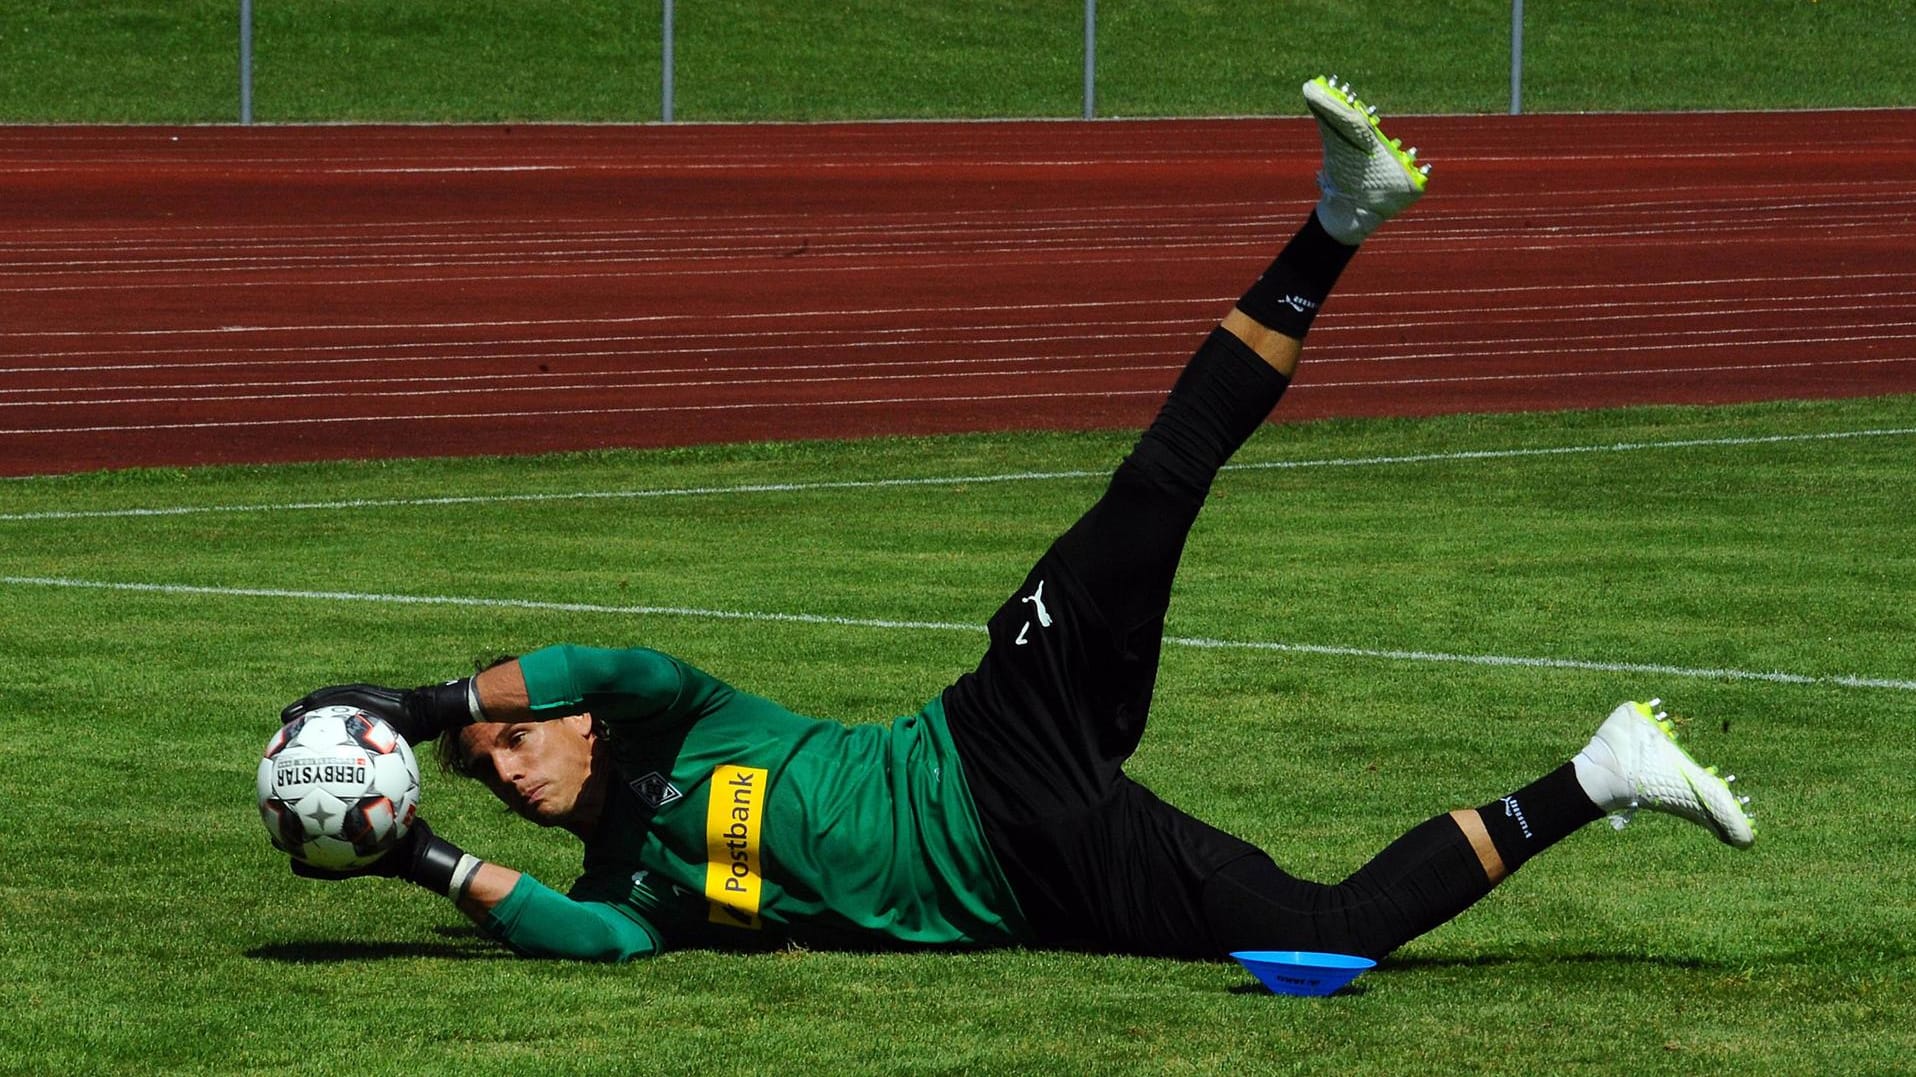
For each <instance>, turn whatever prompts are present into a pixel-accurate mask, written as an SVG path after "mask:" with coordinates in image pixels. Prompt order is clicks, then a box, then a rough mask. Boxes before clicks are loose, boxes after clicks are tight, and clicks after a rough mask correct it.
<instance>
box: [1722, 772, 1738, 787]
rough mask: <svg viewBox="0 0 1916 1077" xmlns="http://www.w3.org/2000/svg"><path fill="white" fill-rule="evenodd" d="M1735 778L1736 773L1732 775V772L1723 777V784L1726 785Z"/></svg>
mask: <svg viewBox="0 0 1916 1077" xmlns="http://www.w3.org/2000/svg"><path fill="white" fill-rule="evenodd" d="M1735 780H1736V775H1734V774H1732V775H1730V776H1729V777H1727V778H1725V779H1723V784H1724V785H1728V784H1730V783H1731V782H1733V781H1735Z"/></svg>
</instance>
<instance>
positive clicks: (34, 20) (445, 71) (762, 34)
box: [0, 0, 1916, 123]
mask: <svg viewBox="0 0 1916 1077" xmlns="http://www.w3.org/2000/svg"><path fill="white" fill-rule="evenodd" d="M255 8H256V11H255V16H254V24H255V106H256V116H257V118H258V119H259V120H261V121H337V120H354V121H367V120H418V121H498V120H591V121H621V122H630V121H639V120H653V119H657V118H658V117H659V114H660V96H661V79H660V67H661V59H662V52H663V50H662V47H661V32H660V29H661V28H660V22H661V11H662V5H661V4H659V3H658V2H656V0H650V2H647V3H641V4H631V3H624V2H616V0H575V2H568V3H563V4H560V3H553V2H550V0H536V2H532V3H512V2H507V0H408V2H406V3H403V4H402V3H396V2H393V0H258V2H257V3H256V4H255ZM236 10H237V5H236V4H235V3H234V0H165V2H161V0H133V2H126V0H13V2H11V3H9V4H8V5H7V9H6V11H5V12H4V13H3V14H0V71H5V72H7V73H8V77H7V78H6V79H5V80H4V81H3V82H0V122H49V121H62V122H148V123H151V122H166V123H180V122H185V123H204V122H232V121H233V120H234V119H235V118H236V117H237V115H238V107H239V106H238V100H239V89H238V86H239V76H238V58H237V53H238V18H237V15H236ZM1083 14H1084V8H1083V5H1082V4H1079V3H1076V2H1075V0H1072V2H1061V0H1053V2H1050V3H1045V4H1026V3H1017V2H1015V0H967V2H964V3H951V2H944V3H910V2H906V0H846V2H841V3H833V4H777V3H771V2H768V0H699V2H697V3H681V4H679V5H677V14H676V18H675V24H676V30H677V35H676V40H677V45H676V57H675V59H676V63H675V64H674V72H675V78H676V85H677V93H676V114H677V118H678V119H681V120H754V119H799V120H819V119H868V118H876V117H925V116H1077V115H1079V114H1080V113H1081V109H1082V104H1083V97H1082V71H1083V68H1082V64H1083V50H1084V39H1083V21H1082V20H1083ZM1524 41H1525V50H1524V51H1525V84H1524V105H1525V108H1526V110H1528V111H1533V112H1549V111H1587V110H1617V109H1650V110H1665V109H1694V108H1764V107H1792V108H1804V107H1827V106H1880V105H1900V106H1908V105H1912V104H1916V64H1911V63H1909V57H1911V56H1912V55H1916V12H1912V10H1911V8H1910V6H1909V5H1908V4H1906V3H1902V2H1900V0H1824V2H1818V0H1760V2H1751V0H1704V2H1701V3H1689V4H1667V3H1662V4H1659V3H1649V2H1646V0H1626V2H1617V0H1562V2H1557V3H1549V4H1532V5H1530V6H1529V8H1528V9H1527V17H1526V24H1525V32H1524ZM1324 68H1328V69H1330V70H1331V71H1334V72H1336V73H1338V74H1340V75H1342V76H1343V77H1345V78H1348V79H1352V80H1355V81H1356V82H1357V83H1358V84H1359V85H1361V86H1363V87H1364V88H1365V93H1366V94H1367V95H1368V96H1370V97H1372V98H1374V99H1376V100H1379V101H1384V102H1388V103H1389V105H1390V107H1391V109H1392V110H1393V111H1395V112H1503V111H1505V110H1506V109H1507V108H1508V107H1509V103H1510V97H1509V84H1510V83H1509V79H1510V74H1509V72H1510V4H1509V3H1508V2H1507V0H1468V2H1464V3H1441V2H1437V0H1408V2H1405V3H1400V4H1395V5H1392V6H1391V7H1390V8H1389V9H1388V12H1387V13H1386V12H1385V10H1384V9H1380V8H1376V7H1374V6H1367V5H1349V4H1341V5H1340V4H1327V3H1318V2H1312V3H1285V4H1278V3H1271V2H1268V0H1257V2H1253V0H1168V2H1160V0H1104V2H1103V3H1101V4H1100V5H1099V45H1098V90H1097V98H1098V102H1099V106H1098V107H1099V112H1100V114H1101V115H1107V116H1165V115H1219V114H1226V115H1239V114H1268V113H1270V112H1272V111H1273V110H1274V109H1275V110H1278V111H1284V112H1289V111H1291V109H1292V107H1293V106H1292V100H1291V97H1290V94H1291V92H1292V90H1293V89H1294V88H1295V86H1296V83H1297V82H1298V81H1299V79H1300V78H1301V77H1302V76H1303V75H1306V74H1309V73H1312V72H1318V71H1320V70H1321V69H1324ZM1273 87H1278V88H1280V89H1281V91H1282V92H1280V93H1277V94H1276V95H1275V96H1274V95H1273Z"/></svg>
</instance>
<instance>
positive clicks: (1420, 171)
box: [1417, 165, 1430, 176]
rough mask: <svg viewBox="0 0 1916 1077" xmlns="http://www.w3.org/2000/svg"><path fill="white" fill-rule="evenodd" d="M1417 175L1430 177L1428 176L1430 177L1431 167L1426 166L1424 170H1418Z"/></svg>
mask: <svg viewBox="0 0 1916 1077" xmlns="http://www.w3.org/2000/svg"><path fill="white" fill-rule="evenodd" d="M1417 173H1418V175H1422V176H1428V175H1430V166H1429V165H1425V166H1423V167H1422V168H1419V169H1418V170H1417Z"/></svg>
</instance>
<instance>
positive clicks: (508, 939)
mask: <svg viewBox="0 0 1916 1077" xmlns="http://www.w3.org/2000/svg"><path fill="white" fill-rule="evenodd" d="M520 668H521V670H522V671H523V672H524V674H525V680H526V688H527V691H528V693H529V694H530V697H531V703H532V709H533V712H534V713H535V714H539V715H549V716H553V717H557V716H561V715H566V714H576V713H580V712H589V713H590V714H592V715H593V716H594V717H595V718H596V719H597V720H598V722H599V726H600V728H601V730H602V731H603V734H604V736H605V737H606V739H607V748H608V749H609V757H610V760H611V762H612V764H613V767H614V769H615V771H616V773H615V774H614V775H613V777H612V781H611V782H610V786H611V792H610V793H609V795H608V796H607V798H606V803H605V808H604V811H603V812H602V814H601V817H600V819H599V821H598V823H597V825H596V827H595V828H594V830H593V831H592V832H591V833H590V834H589V835H587V837H586V849H585V872H584V874H583V875H582V876H581V878H580V879H579V880H578V882H577V883H576V884H575V885H574V886H573V888H572V890H571V893H570V895H569V896H561V895H559V894H557V893H556V892H554V891H552V890H550V889H548V888H547V887H545V886H543V885H542V884H540V883H539V882H538V881H536V880H534V879H533V878H532V877H531V876H523V877H521V879H520V881H519V883H518V885H517V886H516V887H514V889H513V891H512V892H511V894H509V895H508V896H507V897H506V899H505V900H504V901H502V902H501V903H500V904H499V905H498V906H496V907H495V908H494V909H493V910H492V913H491V915H490V916H489V918H488V921H487V923H486V925H485V926H486V928H487V930H488V931H489V932H490V933H491V934H493V935H494V936H495V937H497V938H499V939H500V940H502V941H504V942H505V943H506V944H507V945H509V946H511V947H513V948H514V949H516V950H518V951H520V952H522V953H527V954H535V955H546V956H563V957H577V958H600V959H615V960H623V959H626V958H630V957H636V956H643V955H647V954H652V953H656V952H658V951H660V950H662V949H665V948H668V947H719V948H727V949H741V948H745V949H755V948H766V947H771V946H777V945H780V944H782V943H784V942H786V941H787V940H790V941H794V942H799V943H804V944H809V945H829V946H849V947H859V948H865V947H878V948H884V947H897V946H941V945H951V946H991V945H1005V944H1010V943H1016V942H1018V941H1020V940H1021V939H1022V938H1023V936H1024V934H1025V932H1026V928H1025V925H1024V923H1023V920H1022V917H1021V916H1020V915H1019V912H1018V905H1017V901H1016V899H1015V897H1014V896H1013V895H1012V892H1011V889H1010V887H1009V885H1008V884H1007V883H1006V882H1005V878H1004V875H1003V873H1002V871H1000V869H999V867H998V864H997V861H996V859H995V858H994V857H993V855H992V853H991V850H990V847H989V846H988V845H987V844H986V841H985V838H984V836H983V833H982V831H981V828H980V825H979V822H978V814H977V810H976V808H975V807H974V806H973V804H972V799H971V793H970V791H969V789H968V788H967V787H966V785H965V779H964V772H963V768H962V766H961V765H960V762H959V758H958V753H957V750H956V749H955V747H954V746H953V744H952V739H951V734H950V731H949V729H948V728H947V726H946V723H945V714H944V709H943V706H942V704H941V703H940V702H939V701H938V700H935V699H934V700H933V701H932V702H930V703H927V704H926V705H925V706H924V707H923V708H921V709H920V710H919V711H918V712H917V713H915V714H911V715H906V716H904V717H900V718H896V719H894V720H892V721H891V722H889V723H886V724H882V725H846V724H844V723H841V722H836V721H828V720H821V719H817V718H808V717H803V716H800V715H797V714H794V713H792V712H791V711H789V710H787V709H785V708H784V707H782V706H779V705H778V704H777V703H774V702H772V701H771V700H768V699H764V698H761V697H758V696H754V695H750V694H747V693H744V692H740V691H738V690H737V689H734V688H733V687H731V686H730V685H728V684H726V683H724V682H723V681H720V680H718V679H717V678H714V677H712V676H710V675H708V674H706V673H703V672H701V671H699V670H697V669H695V668H693V667H692V666H690V665H687V664H685V663H683V662H680V661H678V660H677V659H675V658H672V657H670V656H669V655H665V654H661V653H659V652H657V651H651V650H644V649H631V650H603V649H596V648H586V647H575V646H556V647H548V648H545V649H543V650H540V651H536V652H534V653H532V654H529V655H526V656H525V657H523V658H521V659H520ZM602 758H603V757H602Z"/></svg>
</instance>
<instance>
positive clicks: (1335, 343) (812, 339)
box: [0, 291, 1908, 392]
mask: <svg viewBox="0 0 1916 1077" xmlns="http://www.w3.org/2000/svg"><path fill="white" fill-rule="evenodd" d="M1907 297H1908V293H1907V292H1903V291H1887V292H1856V291H1845V292H1840V293H1832V294H1829V295H1823V294H1817V295H1810V294H1802V293H1797V294H1784V293H1777V294H1774V295H1771V296H1768V297H1766V298H1762V299H1759V298H1756V297H1749V296H1737V297H1724V298H1714V299H1712V298H1683V297H1671V298H1668V299H1664V300H1661V301H1646V302H1644V303H1641V304H1633V305H1632V307H1631V310H1630V311H1628V312H1622V313H1609V314H1571V313H1568V312H1570V311H1581V310H1614V309H1615V304H1609V303H1578V304H1549V305H1545V304H1514V305H1506V306H1497V307H1488V306H1487V307H1473V308H1456V309H1448V310H1439V309H1433V310H1429V311H1422V312H1419V315H1420V316H1417V317H1404V318H1395V319H1393V318H1379V317H1364V318H1362V319H1361V320H1355V319H1352V318H1344V317H1342V316H1339V317H1338V318H1337V319H1335V320H1327V321H1326V322H1324V323H1322V324H1320V325H1319V326H1318V327H1317V329H1316V330H1315V332H1317V333H1318V334H1319V335H1318V337H1314V338H1313V339H1312V343H1311V356H1312V359H1313V363H1316V362H1319V361H1323V360H1325V359H1326V358H1327V357H1334V356H1335V355H1336V353H1337V352H1339V351H1346V350H1349V351H1357V350H1363V351H1375V350H1376V349H1375V346H1373V345H1367V344H1355V343H1343V340H1344V338H1345V337H1349V336H1356V335H1360V334H1367V333H1388V332H1394V331H1396V330H1401V329H1417V328H1428V327H1432V326H1453V327H1470V328H1481V327H1483V326H1486V325H1496V324H1501V323H1502V322H1503V321H1506V320H1507V321H1509V322H1511V323H1516V324H1522V325H1525V326H1531V325H1534V324H1535V323H1537V322H1539V321H1547V322H1549V323H1550V324H1552V325H1560V324H1594V323H1605V322H1629V323H1631V324H1632V325H1639V324H1646V323H1655V322H1662V321H1676V320H1681V319H1696V318H1733V317H1744V316H1747V315H1749V314H1752V313H1757V312H1761V311H1768V310H1770V309H1772V308H1773V307H1774V305H1775V304H1777V303H1813V304H1816V305H1815V306H1814V308H1813V311H1814V313H1815V314H1817V315H1818V316H1830V315H1836V316H1847V315H1849V314H1851V313H1854V312H1858V311H1865V312H1884V311H1888V310H1896V311H1901V310H1902V307H1901V306H1900V305H1885V304H1882V303H1826V302H1824V301H1825V300H1828V299H1832V298H1841V299H1897V300H1901V299H1905V298H1907ZM1167 302H1169V303H1173V304H1175V303H1177V302H1180V301H1176V300H1172V301H1167ZM1182 302H1197V303H1204V304H1206V305H1207V306H1210V305H1215V304H1222V303H1224V302H1228V300H1225V299H1218V300H1209V299H1202V300H1185V301H1182ZM1733 304H1734V305H1733ZM1692 306H1700V307H1704V308H1707V309H1703V310H1674V309H1669V308H1673V307H1692ZM1209 313H1211V312H1210V311H1206V312H1205V314H1199V315H1192V316H1188V317H1176V318H1133V319H1110V320H1097V321H1059V320H1053V319H1045V320H1043V321H1039V322H994V323H991V324H981V325H935V326H933V325H925V326H861V327H847V328H839V327H826V328H819V329H757V330H749V331H743V332H731V333H727V332H722V331H717V330H714V331H712V332H704V331H700V332H678V331H672V330H651V331H648V332H644V333H611V334H600V335H593V336H557V337H487V338H481V339H476V340H457V339H448V340H435V341H415V340H404V341H382V342H377V343H365V344H272V345H267V346H265V347H264V348H256V347H249V346H245V345H213V346H208V345H204V344H194V345H190V346H186V347H142V348H110V349H107V348H100V349H72V350H62V351H39V352H35V351H19V352H14V353H13V354H12V356H11V358H14V359H74V358H81V357H102V358H104V357H116V358H117V357H127V358H132V357H137V356H160V355H181V354H191V355H194V356H205V355H239V356H247V358H241V359H186V360H170V361H165V362H157V361H156V362H147V363H133V362H127V363H83V364H74V365H71V366H16V367H0V375H6V374H59V373H100V372H109V371H124V370H167V371H187V370H199V369H219V368H223V367H260V368H271V367H302V368H303V367H326V366H335V365H345V364H378V365H382V366H384V365H391V364H394V363H417V362H432V363H445V362H455V361H456V362H465V361H471V362H486V361H494V360H502V359H550V358H601V357H608V356H618V357H622V358H640V357H647V356H670V355H699V354H714V353H716V354H727V355H736V354H738V353H740V352H741V351H742V350H748V349H749V347H750V346H751V345H752V344H756V346H758V347H761V348H764V349H768V350H776V351H778V352H781V353H790V352H794V351H813V350H837V351H842V350H851V349H859V348H887V347H912V346H921V345H963V344H974V343H1036V342H1041V341H1050V340H1078V341H1084V340H1092V339H1095V337H1094V336H1093V334H1088V333H1083V332H1069V333H1064V334H1062V335H1056V336H1022V337H1006V338H980V337H979V336H977V334H981V333H1002V332H1012V331H1017V330H1026V331H1029V330H1032V329H1044V330H1084V329H1103V330H1110V331H1121V330H1137V331H1142V330H1150V329H1163V330H1167V331H1174V332H1177V333H1180V334H1182V333H1184V332H1186V331H1188V330H1190V329H1191V327H1193V326H1204V325H1208V324H1209V323H1210V322H1211V321H1213V319H1211V318H1209V317H1207V315H1208V314H1209ZM1542 314H1547V315H1548V317H1547V318H1540V317H1539V315H1542ZM1504 315H1509V316H1510V317H1508V318H1507V319H1506V318H1504V317H1502V316H1504ZM1844 324H1845V327H1849V328H1855V327H1857V323H1855V322H1852V321H1846V322H1845V323H1844ZM1752 332H1756V330H1752ZM932 333H958V334H963V335H961V336H956V337H951V338H938V337H932V336H929V335H928V334H932ZM1102 335H1111V334H1110V333H1106V334H1102ZM1116 335H1117V336H1118V337H1119V338H1120V339H1124V340H1134V339H1138V337H1139V336H1142V335H1149V336H1154V337H1155V336H1160V335H1166V334H1157V333H1152V334H1144V333H1142V332H1130V331H1123V332H1116ZM851 336H857V337H864V338H869V339H851V340H846V339H835V338H844V337H851ZM794 338H795V339H794ZM1499 339H1508V338H1499ZM1553 339H1554V338H1553ZM674 340H698V341H744V342H748V344H744V345H741V344H737V343H722V344H716V345H714V346H711V347H700V348H690V347H677V348H661V347H645V348H630V347H628V348H608V349H601V350H572V351H566V350H550V346H552V345H560V344H615V343H625V342H630V343H633V344H657V343H661V342H665V341H674ZM486 347H492V348H503V347H511V348H518V349H522V350H519V351H510V352H476V353H475V352H461V351H460V349H467V348H486ZM428 348H431V349H440V350H441V351H440V352H439V353H436V354H431V355H416V354H415V355H407V354H395V353H404V352H418V351H420V350H422V349H428ZM338 352H357V353H364V354H355V355H335V354H332V353H338ZM267 354H270V355H274V356H298V355H307V356H315V358H260V356H261V355H267ZM1379 358H1388V357H1379ZM945 361H949V360H941V362H945ZM993 361H995V360H993ZM866 365H877V366H888V365H896V363H895V362H892V361H886V360H855V361H852V362H848V363H814V364H801V365H799V366H797V367H788V366H784V365H781V366H779V367H778V369H820V368H839V367H844V368H859V367H863V366H866ZM620 369H621V370H624V371H625V372H628V373H635V372H637V371H635V370H631V369H628V368H620ZM699 369H700V370H708V371H709V370H720V369H723V370H757V369H761V365H758V364H754V365H750V366H740V367H724V368H713V367H700V368H699ZM661 372H664V373H670V372H672V371H659V370H652V371H648V373H661ZM679 372H685V373H689V372H691V369H690V368H686V369H685V370H683V371H679ZM572 373H576V374H584V373H590V372H588V371H574V372H572ZM500 376H502V377H505V376H509V375H500ZM528 376H531V375H528ZM355 380H357V379H355ZM225 384H234V383H228V382H217V383H208V385H207V386H206V387H211V386H213V385H225ZM128 387H129V388H137V387H138V386H137V385H132V386H128ZM89 388H94V389H98V388H105V387H103V386H92V387H89ZM17 391H28V390H17ZM31 391H34V392H43V391H52V390H45V389H35V390H31Z"/></svg>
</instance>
